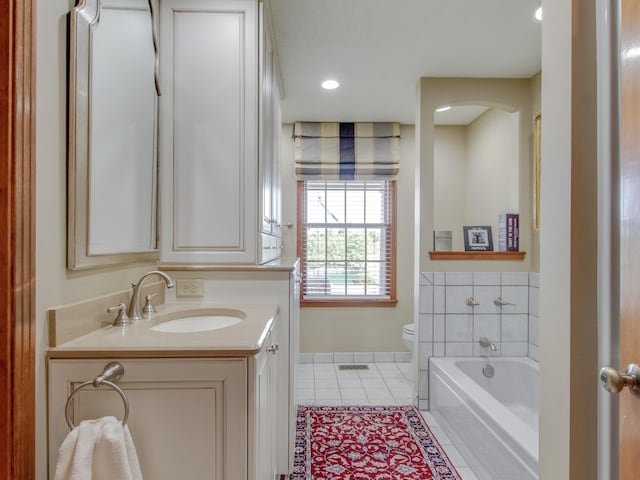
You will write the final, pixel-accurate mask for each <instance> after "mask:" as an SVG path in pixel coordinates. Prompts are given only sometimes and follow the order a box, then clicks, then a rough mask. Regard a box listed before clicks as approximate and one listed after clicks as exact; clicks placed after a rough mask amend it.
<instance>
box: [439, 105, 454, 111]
mask: <svg viewBox="0 0 640 480" xmlns="http://www.w3.org/2000/svg"><path fill="white" fill-rule="evenodd" d="M447 110H451V105H445V106H444V107H440V108H436V112H446V111H447Z"/></svg>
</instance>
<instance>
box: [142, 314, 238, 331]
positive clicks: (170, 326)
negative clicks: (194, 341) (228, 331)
mask: <svg viewBox="0 0 640 480" xmlns="http://www.w3.org/2000/svg"><path fill="white" fill-rule="evenodd" d="M241 321H242V318H241V317H236V316H233V315H221V314H208V315H194V316H191V317H182V318H177V319H175V320H169V321H168V322H163V323H159V324H158V325H155V326H153V327H151V330H153V331H154V332H163V333H192V332H207V331H209V330H218V329H220V328H227V327H231V326H233V325H237V324H238V323H240V322H241Z"/></svg>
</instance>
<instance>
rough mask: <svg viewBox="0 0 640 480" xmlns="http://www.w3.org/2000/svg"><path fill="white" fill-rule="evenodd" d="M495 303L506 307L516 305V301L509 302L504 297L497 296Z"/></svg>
mask: <svg viewBox="0 0 640 480" xmlns="http://www.w3.org/2000/svg"><path fill="white" fill-rule="evenodd" d="M493 304H494V305H495V306H496V307H504V306H505V305H515V303H511V302H508V301H506V300H505V299H504V298H502V297H497V298H495V299H494V300H493Z"/></svg>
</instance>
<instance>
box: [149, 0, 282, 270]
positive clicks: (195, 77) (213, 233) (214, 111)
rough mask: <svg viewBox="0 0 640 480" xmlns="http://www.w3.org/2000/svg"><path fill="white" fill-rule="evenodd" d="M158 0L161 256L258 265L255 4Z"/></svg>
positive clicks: (262, 124) (258, 34)
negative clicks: (159, 0)
mask: <svg viewBox="0 0 640 480" xmlns="http://www.w3.org/2000/svg"><path fill="white" fill-rule="evenodd" d="M160 3H161V7H160V84H161V88H162V96H161V97H160V195H159V197H160V198H159V203H160V241H159V244H160V262H161V263H165V264H171V263H173V264H205V265H206V264H232V263H249V264H252V263H260V262H262V261H263V255H262V253H261V251H262V245H261V243H262V240H261V236H260V235H259V232H260V231H261V230H262V223H263V216H264V215H262V212H260V210H261V205H262V199H261V198H260V197H261V193H262V180H261V178H260V176H261V175H262V174H263V173H264V172H263V171H261V170H260V167H259V165H260V162H259V150H260V148H259V145H260V140H261V138H263V137H262V136H260V132H259V128H264V129H265V132H266V131H267V130H268V131H269V132H271V133H270V135H272V136H274V137H275V132H276V127H275V126H274V125H272V124H271V122H272V119H271V118H270V119H269V120H267V121H265V120H264V119H262V121H261V118H260V113H261V111H262V106H261V103H262V102H263V101H264V100H263V95H262V94H261V91H262V82H263V80H262V78H261V73H262V72H263V69H262V67H261V59H262V54H261V53H260V49H261V47H262V38H263V33H262V32H263V29H262V28H261V23H262V21H261V15H260V10H259V4H258V2H257V1H255V0H163V1H162V2H160ZM278 128H279V126H278ZM271 150H273V148H271V149H270V151H271ZM269 162H273V160H272V159H270V160H269ZM270 182H271V180H270ZM270 208H271V207H270ZM269 215H271V213H269Z"/></svg>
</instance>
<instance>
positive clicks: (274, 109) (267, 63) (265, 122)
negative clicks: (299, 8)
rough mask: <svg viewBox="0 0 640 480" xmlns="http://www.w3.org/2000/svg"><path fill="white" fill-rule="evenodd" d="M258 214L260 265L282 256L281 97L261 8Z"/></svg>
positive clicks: (264, 13) (266, 18) (272, 50)
mask: <svg viewBox="0 0 640 480" xmlns="http://www.w3.org/2000/svg"><path fill="white" fill-rule="evenodd" d="M260 12H261V20H262V22H261V23H262V25H263V28H262V30H261V37H260V38H261V45H260V56H261V58H260V65H261V72H260V82H261V85H260V106H261V108H260V180H261V183H260V185H261V189H260V212H261V222H260V223H261V226H260V227H261V230H260V231H261V263H264V262H267V261H270V260H273V259H274V258H278V257H279V256H280V254H281V250H280V237H281V215H280V168H279V165H280V129H281V123H282V120H281V116H280V95H279V87H278V78H277V68H276V57H275V52H274V49H273V40H272V33H271V30H270V28H269V25H270V23H271V22H270V21H269V16H268V9H266V8H263V5H262V4H261V8H260Z"/></svg>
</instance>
